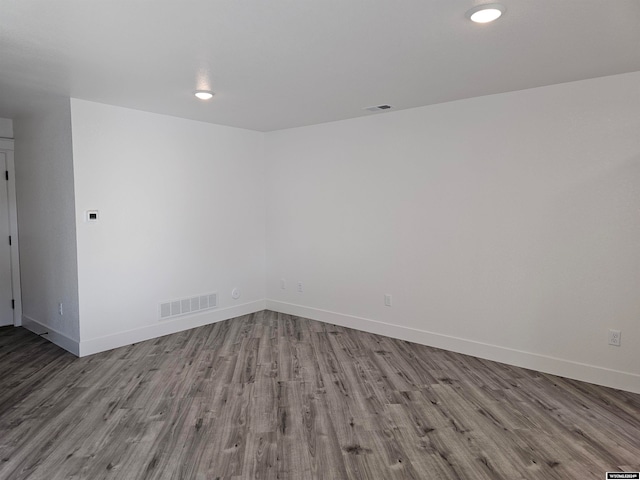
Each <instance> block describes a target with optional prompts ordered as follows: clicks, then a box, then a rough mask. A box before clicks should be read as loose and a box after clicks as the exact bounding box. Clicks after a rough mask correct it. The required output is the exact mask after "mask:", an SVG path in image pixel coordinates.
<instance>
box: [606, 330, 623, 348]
mask: <svg viewBox="0 0 640 480" xmlns="http://www.w3.org/2000/svg"><path fill="white" fill-rule="evenodd" d="M621 336H622V332H621V331H620V330H609V345H614V346H616V347H619V346H620V337H621Z"/></svg>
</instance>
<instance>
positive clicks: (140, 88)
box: [0, 0, 640, 131]
mask: <svg viewBox="0 0 640 480" xmlns="http://www.w3.org/2000/svg"><path fill="white" fill-rule="evenodd" d="M480 3H487V2H483V1H477V0H476V1H474V0H396V1H392V0H315V1H312V0H202V1H194V0H156V1H151V0H148V1H143V0H57V1H52V0H20V1H18V0H0V117H9V118H11V117H14V116H16V115H18V114H20V113H21V111H22V110H24V109H25V108H26V106H27V105H29V104H30V103H31V102H33V100H30V99H29V95H31V94H33V93H36V94H41V93H54V94H61V95H65V96H71V97H77V98H82V99H86V100H93V101H96V102H102V103H108V104H113V105H120V106H124V107H130V108H135V109H140V110H147V111H151V112H158V113H164V114H169V115H175V116H179V117H185V118H191V119H195V120H202V121H206V122H212V123H218V124H223V125H231V126H236V127H243V128H248V129H254V130H261V131H270V130H278V129H282V128H289V127H295V126H301V125H309V124H316V123H322V122H328V121H333V120H339V119H345V118H352V117H358V116H364V115H381V114H384V113H371V112H367V111H364V110H362V109H363V108H364V107H368V106H371V105H377V104H382V103H389V104H391V105H393V106H394V107H395V108H396V109H403V108H411V107H417V106H423V105H429V104H434V103H440V102H446V101H450V100H457V99H461V98H468V97H475V96H480V95H487V94H493V93H500V92H507V91H513V90H521V89H525V88H531V87H537V86H542V85H549V84H554V83H561V82H568V81H573V80H581V79H586V78H592V77H598V76H604V75H612V74H618V73H625V72H631V71H639V70H640V0H615V1H614V0H504V1H503V2H502V3H503V4H504V5H505V6H506V8H507V11H506V13H505V15H504V16H503V17H502V18H501V19H499V20H498V21H496V22H494V23H492V24H486V25H477V24H473V23H472V22H470V21H469V20H467V19H466V18H465V12H466V11H467V10H468V9H469V8H471V7H473V6H474V5H477V4H480ZM197 88H211V89H212V90H213V91H215V92H216V96H215V97H214V99H213V100H210V101H208V102H202V101H199V100H197V99H196V98H195V97H194V96H193V91H194V90H195V89H197ZM36 98H39V97H37V96H36Z"/></svg>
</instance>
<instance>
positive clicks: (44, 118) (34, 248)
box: [14, 97, 79, 353]
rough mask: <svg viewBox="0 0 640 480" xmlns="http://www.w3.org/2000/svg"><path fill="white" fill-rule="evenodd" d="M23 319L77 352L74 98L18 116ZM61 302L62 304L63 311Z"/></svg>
mask: <svg viewBox="0 0 640 480" xmlns="http://www.w3.org/2000/svg"><path fill="white" fill-rule="evenodd" d="M14 128H15V164H16V194H17V207H18V233H19V236H20V271H21V281H22V308H23V324H24V325H25V326H26V327H28V328H32V329H34V330H35V331H38V333H42V332H43V331H47V332H49V335H48V338H49V339H50V340H52V341H53V342H55V343H57V344H59V345H61V346H63V347H65V348H67V349H69V350H71V351H74V352H76V353H77V342H78V340H79V321H78V271H77V262H76V224H75V206H74V189H73V157H72V149H71V112H70V106H69V98H61V97H56V98H48V99H44V98H42V99H41V101H40V102H38V104H37V106H34V107H33V109H32V110H31V111H30V112H29V113H24V114H22V115H19V116H18V117H16V118H15V119H14ZM58 303H62V304H63V315H60V314H59V311H58Z"/></svg>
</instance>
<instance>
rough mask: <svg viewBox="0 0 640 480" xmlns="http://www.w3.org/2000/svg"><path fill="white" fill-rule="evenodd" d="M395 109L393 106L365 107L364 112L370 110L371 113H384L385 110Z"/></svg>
mask: <svg viewBox="0 0 640 480" xmlns="http://www.w3.org/2000/svg"><path fill="white" fill-rule="evenodd" d="M392 108H393V107H392V106H391V105H374V106H373V107H365V108H364V110H369V111H370V112H384V111H385V110H391V109H392Z"/></svg>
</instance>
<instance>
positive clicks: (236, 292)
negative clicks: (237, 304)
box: [231, 287, 240, 300]
mask: <svg viewBox="0 0 640 480" xmlns="http://www.w3.org/2000/svg"><path fill="white" fill-rule="evenodd" d="M231 298H233V299H234V300H237V299H239V298H240V289H239V288H237V287H236V288H234V289H233V290H231Z"/></svg>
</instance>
